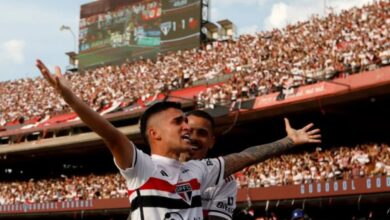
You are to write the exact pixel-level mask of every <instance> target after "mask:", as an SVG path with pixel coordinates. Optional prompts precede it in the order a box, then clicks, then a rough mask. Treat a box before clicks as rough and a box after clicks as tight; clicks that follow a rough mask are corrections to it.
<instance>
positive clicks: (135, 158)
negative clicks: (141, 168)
mask: <svg viewBox="0 0 390 220" xmlns="http://www.w3.org/2000/svg"><path fill="white" fill-rule="evenodd" d="M133 148H134V153H135V156H134V166H135V165H136V164H137V154H138V152H137V149H136V148H135V146H134V145H133Z"/></svg>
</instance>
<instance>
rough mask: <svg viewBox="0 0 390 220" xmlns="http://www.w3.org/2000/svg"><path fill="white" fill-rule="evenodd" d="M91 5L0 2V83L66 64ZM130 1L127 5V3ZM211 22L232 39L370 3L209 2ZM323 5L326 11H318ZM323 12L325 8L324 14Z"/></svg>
mask: <svg viewBox="0 0 390 220" xmlns="http://www.w3.org/2000/svg"><path fill="white" fill-rule="evenodd" d="M92 1H93V0H34V1H31V0H17V1H9V0H0V27H1V30H0V81H7V80H15V79H19V78H26V77H30V78H33V77H36V76H38V75H39V72H38V70H37V69H36V67H35V60H36V59H37V58H39V59H42V60H43V61H44V62H45V63H46V64H47V66H48V67H49V68H53V67H54V66H56V65H58V66H60V67H61V68H63V69H64V68H65V66H66V65H67V64H68V57H67V56H66V55H65V53H66V52H69V51H74V48H75V41H74V38H73V35H72V33H71V32H70V31H69V30H65V31H60V27H61V26H62V25H66V26H69V27H71V29H72V31H73V33H74V34H75V35H76V37H77V35H78V21H79V14H80V6H81V5H82V4H85V3H89V2H92ZM129 1H131V0H129ZM210 1H211V14H210V15H211V21H214V22H215V21H219V20H222V19H229V20H230V21H232V22H233V23H234V24H235V25H236V26H237V31H238V34H242V33H255V32H259V31H265V30H270V29H272V28H282V27H284V26H285V25H286V24H289V23H294V22H296V21H299V20H307V19H308V18H309V16H310V15H312V14H319V15H321V16H323V15H324V13H325V11H326V10H327V11H330V10H334V11H336V12H337V11H340V10H342V9H347V8H350V7H353V6H361V5H363V4H365V3H367V2H371V1H372V0H210ZM324 6H326V7H324ZM325 8H326V9H325Z"/></svg>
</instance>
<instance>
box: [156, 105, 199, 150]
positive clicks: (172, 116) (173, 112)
mask: <svg viewBox="0 0 390 220" xmlns="http://www.w3.org/2000/svg"><path fill="white" fill-rule="evenodd" d="M161 116H162V117H161V120H160V121H161V122H159V132H160V134H161V138H162V140H164V142H165V143H164V144H165V145H166V146H169V147H170V148H171V150H172V151H175V152H188V151H190V150H191V149H192V146H193V145H192V144H191V136H190V135H191V129H190V127H189V125H188V119H187V117H186V116H185V114H184V113H183V112H182V111H181V110H179V109H175V108H171V109H168V110H166V111H164V112H163V113H162V115H161Z"/></svg>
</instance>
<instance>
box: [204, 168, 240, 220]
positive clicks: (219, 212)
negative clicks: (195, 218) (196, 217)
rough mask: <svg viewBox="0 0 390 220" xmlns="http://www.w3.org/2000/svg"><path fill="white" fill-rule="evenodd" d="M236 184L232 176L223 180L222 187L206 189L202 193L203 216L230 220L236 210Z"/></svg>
mask: <svg viewBox="0 0 390 220" xmlns="http://www.w3.org/2000/svg"><path fill="white" fill-rule="evenodd" d="M236 195H237V182H236V180H235V178H234V176H229V177H227V178H225V179H224V180H223V183H222V185H218V186H213V187H209V188H207V189H206V190H205V191H204V192H203V193H202V207H203V212H204V216H218V217H221V218H224V219H228V220H231V219H232V216H233V211H234V209H235V208H236Z"/></svg>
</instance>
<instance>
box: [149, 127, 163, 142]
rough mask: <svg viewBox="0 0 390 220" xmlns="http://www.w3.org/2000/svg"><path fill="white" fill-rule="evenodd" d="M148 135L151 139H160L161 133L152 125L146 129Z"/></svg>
mask: <svg viewBox="0 0 390 220" xmlns="http://www.w3.org/2000/svg"><path fill="white" fill-rule="evenodd" d="M148 134H149V137H150V138H151V139H153V140H161V134H160V132H158V130H157V129H156V128H154V127H151V128H149V130H148Z"/></svg>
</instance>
